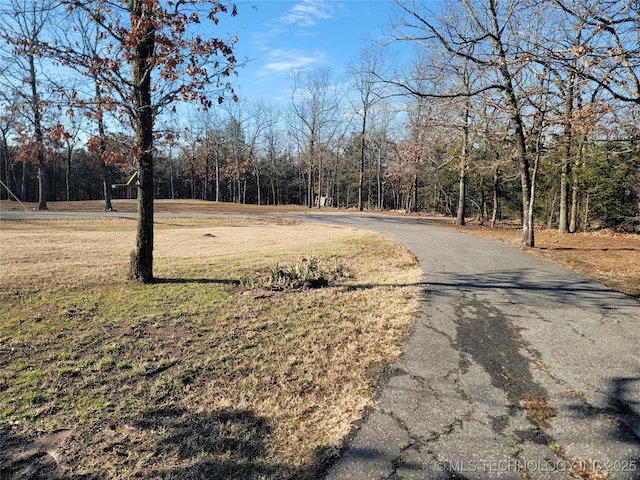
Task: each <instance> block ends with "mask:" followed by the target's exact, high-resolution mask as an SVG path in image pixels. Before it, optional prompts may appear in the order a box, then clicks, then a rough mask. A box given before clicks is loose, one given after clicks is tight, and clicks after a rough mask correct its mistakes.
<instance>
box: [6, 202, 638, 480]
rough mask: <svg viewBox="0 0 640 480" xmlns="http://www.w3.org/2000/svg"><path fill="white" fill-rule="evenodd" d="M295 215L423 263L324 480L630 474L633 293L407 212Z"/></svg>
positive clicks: (634, 437)
mask: <svg viewBox="0 0 640 480" xmlns="http://www.w3.org/2000/svg"><path fill="white" fill-rule="evenodd" d="M111 215H112V214H111ZM8 216H13V215H8ZM65 216H66V215H65ZM295 217H296V218H301V219H304V220H307V221H321V222H325V223H332V224H339V225H351V226H358V227H363V228H367V229H371V230H375V231H378V232H381V233H383V234H385V235H388V236H389V237H391V238H394V239H396V240H398V241H400V242H401V243H403V244H404V245H406V246H407V247H408V248H409V249H410V250H412V251H413V252H414V253H415V254H416V256H417V257H418V259H419V260H420V264H421V266H422V269H423V271H424V298H423V302H422V307H421V311H420V313H419V316H418V318H417V320H416V323H415V326H414V328H413V331H412V334H411V336H410V338H409V339H408V341H407V343H406V345H405V349H404V353H403V355H402V356H401V358H400V359H399V361H398V362H397V363H396V364H394V365H392V366H391V368H390V369H389V376H388V378H387V380H386V382H385V384H384V386H383V387H382V388H381V390H380V392H379V395H378V397H377V406H376V408H374V409H372V410H371V411H370V412H369V413H368V415H367V417H366V419H365V420H364V421H363V422H362V424H361V425H360V426H359V428H358V429H357V430H356V431H354V433H353V436H352V438H351V440H350V442H349V444H348V448H347V449H346V451H345V452H344V454H343V456H342V457H341V458H340V459H339V460H338V461H337V462H336V463H335V464H334V465H333V466H332V467H331V468H330V469H329V471H328V474H327V480H338V479H354V480H359V479H395V480H399V479H420V480H429V479H449V478H451V479H452V478H456V479H458V478H465V479H476V478H477V479H486V478H505V479H512V478H513V479H522V478H529V479H547V478H548V479H565V478H567V479H568V478H575V476H573V475H572V472H571V469H572V467H573V468H576V469H579V468H580V467H587V469H588V468H589V467H591V468H593V466H594V462H595V467H598V468H600V469H601V470H602V471H603V472H605V473H607V474H608V477H607V478H609V479H640V349H639V345H640V302H638V301H637V300H634V299H631V298H630V297H627V296H624V295H622V294H619V293H616V292H613V291H611V290H609V289H607V288H605V287H604V286H602V285H600V284H598V283H595V282H593V281H590V280H588V279H586V278H584V277H582V276H579V275H577V274H574V273H572V272H570V271H567V270H565V269H563V268H560V267H558V266H556V265H554V264H551V263H549V262H546V261H544V260H541V259H539V258H536V257H533V256H530V255H527V254H525V253H524V252H521V251H519V250H516V249H512V248H510V247H507V246H504V245H501V244H499V243H496V242H492V241H489V240H485V239H480V238H475V237H470V236H466V235H462V234H459V233H455V232H453V231H449V230H446V229H441V228H437V227H436V226H433V225H428V224H426V223H425V222H423V221H420V220H417V219H415V218H402V217H386V216H357V215H351V216H346V215H345V216H342V215H340V216H338V215H319V214H314V215H301V216H295ZM523 400H528V401H529V403H530V404H532V405H534V406H538V407H540V408H538V409H537V410H536V412H538V413H539V414H540V415H542V416H545V415H547V416H548V415H549V411H546V410H545V409H544V408H543V407H545V406H548V407H551V408H552V409H553V410H552V411H553V412H554V413H555V416H554V417H552V418H550V420H549V421H548V422H547V423H542V424H539V423H537V422H535V421H533V420H530V419H529V418H527V416H526V415H525V413H524V410H523V408H522V405H523V403H522V402H523ZM589 461H592V463H589ZM575 473H578V472H577V471H576V472H575ZM583 473H586V472H583ZM591 473H593V472H591ZM583 478H594V479H595V478H602V477H597V476H591V477H586V476H585V477H583Z"/></svg>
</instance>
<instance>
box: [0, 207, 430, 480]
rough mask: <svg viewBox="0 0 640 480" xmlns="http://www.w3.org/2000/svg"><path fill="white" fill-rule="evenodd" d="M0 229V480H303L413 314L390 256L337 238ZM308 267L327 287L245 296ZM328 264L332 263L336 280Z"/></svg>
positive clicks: (411, 266) (194, 227) (334, 441)
mask: <svg viewBox="0 0 640 480" xmlns="http://www.w3.org/2000/svg"><path fill="white" fill-rule="evenodd" d="M158 222H159V223H158V225H157V226H156V249H155V261H156V263H155V275H156V277H158V278H159V279H160V281H159V282H158V283H155V284H153V285H148V286H140V285H136V284H130V283H128V282H126V281H125V280H124V275H125V273H126V271H127V262H128V254H129V249H130V247H131V246H132V245H133V241H134V235H135V233H134V225H135V222H133V221H131V220H126V219H118V218H110V219H100V220H82V219H66V220H63V219H57V220H56V219H39V220H25V221H2V222H1V223H0V230H1V231H0V235H1V237H2V246H1V249H2V250H1V258H0V263H1V269H2V270H1V283H0V372H1V373H0V442H1V443H2V444H3V449H2V451H1V452H0V476H1V477H2V478H9V479H11V478H22V477H20V476H21V475H23V476H24V477H25V478H29V476H33V477H35V476H38V475H43V476H47V475H50V476H51V478H55V477H56V476H58V477H60V478H72V477H74V476H77V477H81V478H132V477H134V476H138V477H140V478H202V477H204V478H238V479H248V478H301V479H302V478H314V477H315V476H316V475H317V474H318V471H319V469H321V467H322V464H323V462H324V461H326V460H327V458H329V457H331V455H333V454H334V453H335V452H336V451H337V449H338V448H339V447H340V444H341V441H342V440H343V439H344V437H345V435H346V434H347V433H348V431H349V429H350V428H351V425H352V424H353V422H354V421H356V420H357V419H358V418H359V417H360V416H361V415H362V412H363V410H364V408H365V407H366V406H367V405H369V403H370V402H371V395H372V392H373V390H374V387H375V385H376V382H377V381H378V379H379V377H380V374H381V372H382V369H383V367H384V365H385V364H387V363H388V362H389V361H390V360H392V359H393V358H394V357H395V356H397V355H398V353H399V351H400V344H401V340H402V339H403V337H404V335H405V334H406V332H407V328H408V326H409V325H410V323H411V321H412V318H413V315H414V313H415V310H416V308H417V302H418V296H419V288H418V287H417V286H416V287H407V286H406V285H411V284H414V283H417V282H418V281H419V279H420V269H419V268H418V266H417V264H416V262H415V261H413V260H412V258H413V257H412V256H411V255H410V254H409V253H408V252H407V251H406V250H404V249H403V248H401V247H400V246H398V245H397V244H395V243H393V242H391V241H388V240H386V239H384V238H381V237H379V236H376V235H373V234H371V233H367V232H363V231H359V230H356V229H349V228H336V227H326V226H319V225H306V224H304V225H302V224H294V223H292V222H282V221H273V220H266V219H265V220H249V219H235V218H233V219H231V218H230V219H226V220H225V219H221V220H217V219H216V220H211V219H207V220H205V219H194V220H190V219H184V218H174V219H158ZM302 256H314V257H316V258H318V259H319V261H320V262H323V264H326V265H327V266H335V265H339V266H340V271H341V272H344V275H343V276H342V277H341V278H340V279H339V280H338V283H336V284H334V285H332V286H330V287H328V288H322V289H313V290H296V291H292V290H283V291H269V292H268V295H253V294H251V295H244V294H243V292H242V289H241V288H240V286H239V282H238V280H239V279H240V278H247V277H252V276H260V275H263V274H264V272H266V271H268V269H269V268H273V267H274V266H275V265H277V264H285V263H290V262H296V261H299V259H300V258H301V257H302ZM332 268H333V267H332Z"/></svg>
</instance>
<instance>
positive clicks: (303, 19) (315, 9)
mask: <svg viewBox="0 0 640 480" xmlns="http://www.w3.org/2000/svg"><path fill="white" fill-rule="evenodd" d="M331 18H333V9H332V7H331V5H329V3H328V2H325V1H324V0H302V2H300V3H297V4H296V5H294V6H293V7H291V10H289V12H288V13H287V14H285V15H284V16H283V17H282V18H281V21H283V22H285V23H295V24H296V25H298V26H301V27H312V26H314V25H316V24H317V23H318V21H320V20H329V19H331Z"/></svg>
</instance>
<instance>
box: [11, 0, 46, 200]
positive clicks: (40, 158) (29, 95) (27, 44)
mask: <svg viewBox="0 0 640 480" xmlns="http://www.w3.org/2000/svg"><path fill="white" fill-rule="evenodd" d="M55 6H56V2H52V1H37V0H9V1H7V2H6V3H5V4H4V5H3V11H2V12H0V18H1V19H2V20H0V21H1V22H2V25H1V26H0V38H2V40H3V41H4V42H5V44H6V45H8V46H9V47H10V49H11V51H10V52H9V53H10V60H9V58H5V59H4V60H5V62H7V63H8V65H7V66H6V67H5V68H4V69H3V74H2V83H3V84H4V85H3V86H4V88H5V89H6V90H8V91H9V92H10V95H11V96H13V97H14V98H15V102H14V103H13V108H15V111H16V112H17V113H18V114H19V115H20V117H21V119H22V122H21V123H22V124H23V125H25V126H27V125H28V129H27V130H26V131H24V130H23V132H24V133H25V134H26V135H28V137H30V140H29V141H27V140H26V138H25V141H24V142H22V144H21V158H22V159H23V160H24V162H26V163H30V162H34V163H35V164H36V165H37V167H38V210H47V194H48V187H47V172H46V154H45V151H46V146H45V142H46V136H47V129H46V127H45V125H44V121H45V120H44V117H45V114H46V109H47V108H48V107H49V106H51V103H50V101H48V99H46V98H45V97H44V96H43V90H44V86H43V82H45V81H46V80H47V79H46V78H45V77H44V73H43V71H44V67H43V65H42V63H41V52H40V50H39V45H40V44H41V42H42V41H43V40H44V39H43V36H44V34H45V32H46V31H47V30H48V29H50V28H51V25H52V23H51V22H52V16H53V12H54V9H55ZM24 190H25V189H24V188H23V191H24Z"/></svg>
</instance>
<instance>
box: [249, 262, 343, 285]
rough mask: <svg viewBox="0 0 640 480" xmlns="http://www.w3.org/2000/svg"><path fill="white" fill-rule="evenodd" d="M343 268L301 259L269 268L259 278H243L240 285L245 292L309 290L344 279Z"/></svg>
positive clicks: (334, 264)
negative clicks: (257, 289) (258, 290)
mask: <svg viewBox="0 0 640 480" xmlns="http://www.w3.org/2000/svg"><path fill="white" fill-rule="evenodd" d="M345 277H347V275H346V274H345V271H344V267H342V266H341V265H339V264H338V263H336V262H333V264H331V265H330V264H329V262H327V261H323V260H321V259H319V258H317V257H314V256H310V257H302V258H301V259H300V261H299V262H296V263H291V264H286V265H279V264H276V266H275V267H273V268H270V269H269V272H268V274H267V275H265V276H262V277H259V278H244V279H241V280H240V285H241V286H242V288H244V289H245V290H252V289H255V288H267V289H275V290H278V289H285V288H287V289H292V290H301V289H310V288H324V287H328V286H329V285H333V284H334V283H335V282H336V281H337V280H338V279H340V278H345Z"/></svg>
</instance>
